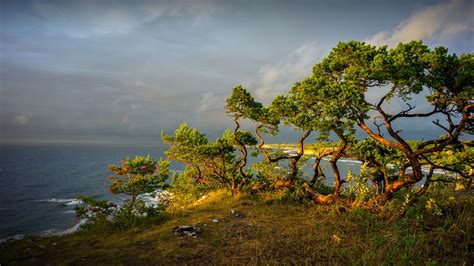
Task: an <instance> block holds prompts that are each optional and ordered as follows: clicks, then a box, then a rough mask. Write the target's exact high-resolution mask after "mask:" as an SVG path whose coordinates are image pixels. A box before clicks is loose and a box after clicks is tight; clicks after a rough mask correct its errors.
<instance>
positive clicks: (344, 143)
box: [329, 129, 347, 197]
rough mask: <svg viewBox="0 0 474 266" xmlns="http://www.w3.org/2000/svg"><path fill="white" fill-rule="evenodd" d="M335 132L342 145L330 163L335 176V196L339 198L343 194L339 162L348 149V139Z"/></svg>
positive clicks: (339, 132) (335, 130)
mask: <svg viewBox="0 0 474 266" xmlns="http://www.w3.org/2000/svg"><path fill="white" fill-rule="evenodd" d="M333 131H334V132H335V133H336V134H337V136H338V137H339V139H340V140H341V144H340V145H339V148H338V149H337V151H336V153H334V154H333V156H332V158H331V160H330V161H329V165H330V166H331V169H332V172H333V174H334V181H335V183H336V184H335V189H334V195H335V196H336V197H339V194H340V193H341V186H342V183H343V181H342V180H341V174H340V172H339V168H338V167H337V161H338V160H339V159H340V158H341V157H342V154H343V153H344V151H345V150H346V148H347V138H346V136H344V134H343V133H342V132H341V131H340V130H337V129H333Z"/></svg>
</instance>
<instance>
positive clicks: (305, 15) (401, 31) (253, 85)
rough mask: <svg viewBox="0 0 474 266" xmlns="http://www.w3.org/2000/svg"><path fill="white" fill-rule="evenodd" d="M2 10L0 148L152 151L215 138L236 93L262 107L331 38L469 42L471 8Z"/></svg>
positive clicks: (450, 3)
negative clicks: (188, 136) (187, 129)
mask: <svg viewBox="0 0 474 266" xmlns="http://www.w3.org/2000/svg"><path fill="white" fill-rule="evenodd" d="M0 3H1V6H0V10H1V11H0V12H1V13H0V14H1V37H0V64H1V65H0V138H1V140H0V142H16V143H51V142H57V143H62V142H79V143H82V142H84V143H86V142H87V143H142V144H152V143H155V144H156V143H160V142H161V140H160V132H161V131H162V130H164V131H165V132H166V133H171V132H172V131H173V130H174V129H175V128H176V127H178V126H179V124H180V123H182V122H187V123H188V124H189V125H190V126H192V127H197V128H199V129H201V130H203V131H205V132H206V133H208V135H209V136H210V137H214V136H217V135H218V134H220V132H222V130H223V129H225V128H229V127H232V120H231V118H229V117H228V116H226V114H225V111H224V104H225V98H226V97H227V96H229V95H230V92H231V89H232V88H233V87H235V86H237V85H239V84H242V85H243V86H244V87H245V88H247V89H248V90H249V91H250V92H251V93H252V94H253V95H254V96H255V98H256V99H257V100H259V101H262V102H264V103H269V102H271V100H272V99H273V97H275V96H276V95H280V94H284V93H286V92H287V91H288V90H289V89H290V88H291V86H292V84H293V83H294V82H296V81H299V80H301V79H303V78H304V77H306V76H308V75H310V73H311V67H312V66H313V65H314V64H316V63H318V62H319V61H320V60H321V59H322V58H323V57H324V56H325V55H326V54H327V53H328V52H329V51H330V50H331V49H332V47H334V46H335V45H336V44H337V43H338V42H339V41H349V40H360V41H366V42H369V43H371V44H374V45H384V44H387V45H389V46H394V45H396V44H397V43H399V42H406V41H410V40H418V39H421V40H423V41H425V42H426V43H427V44H428V45H430V47H435V46H440V45H442V46H446V47H448V48H449V51H450V52H452V53H457V54H461V53H472V52H473V47H474V45H473V44H474V32H473V29H474V1H472V0H447V1H434V0H401V1H383V0H380V1H376V0H366V1H351V0H336V1H329V0H327V1H322V0H321V1H279V0H275V1H270V0H262V1H237V0H235V1H212V0H202V1H201V0H193V1H179V0H175V1H112V0H104V1H79V0H77V1H72V0H70V1H45V0H42V1H28V0H25V1H13V0H12V1H8V0H3V1H1V2H0ZM414 101H415V103H417V104H418V105H419V106H420V108H424V107H423V103H422V102H423V97H418V98H415V99H414ZM398 107H399V106H398ZM398 107H397V105H396V104H395V105H394V107H393V108H395V109H396V108H398ZM247 126H248V125H247ZM400 126H403V128H404V132H403V134H405V135H404V136H406V137H408V138H420V136H425V135H436V134H438V133H439V132H437V131H436V129H435V128H434V127H433V126H432V124H431V122H430V121H427V120H426V119H425V120H423V121H407V122H405V124H403V125H400ZM296 134H298V133H297V132H294V131H292V130H289V129H284V130H282V133H281V134H280V136H279V137H278V138H277V139H278V140H279V141H287V142H291V141H292V140H293V139H294V138H295V136H296Z"/></svg>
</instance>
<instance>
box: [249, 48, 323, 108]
mask: <svg viewBox="0 0 474 266" xmlns="http://www.w3.org/2000/svg"><path fill="white" fill-rule="evenodd" d="M323 56H324V51H323V49H322V48H320V47H319V46H318V45H317V44H316V43H314V42H311V43H306V44H304V45H303V46H301V47H300V48H298V49H296V50H294V51H292V52H291V53H290V54H288V55H287V56H286V58H284V59H282V60H280V61H278V62H276V63H275V64H271V65H266V66H263V67H262V68H261V69H260V71H259V80H258V82H257V89H256V90H255V95H256V98H257V99H259V100H261V101H263V102H265V103H268V102H270V101H271V100H272V99H273V98H274V97H275V96H277V95H280V94H284V93H286V92H287V91H288V90H289V89H290V88H291V87H292V85H293V83H295V82H297V81H300V80H302V79H303V78H304V77H306V76H309V75H310V74H311V70H312V67H313V66H314V65H315V64H316V63H317V62H318V61H319V60H321V59H322V58H323Z"/></svg>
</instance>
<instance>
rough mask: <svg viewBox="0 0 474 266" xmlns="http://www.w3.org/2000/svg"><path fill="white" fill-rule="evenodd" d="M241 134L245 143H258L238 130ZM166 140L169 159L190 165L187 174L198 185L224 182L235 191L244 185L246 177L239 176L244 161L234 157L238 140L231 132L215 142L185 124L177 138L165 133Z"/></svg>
mask: <svg viewBox="0 0 474 266" xmlns="http://www.w3.org/2000/svg"><path fill="white" fill-rule="evenodd" d="M238 134H239V139H240V140H241V141H242V142H243V143H249V142H252V141H253V142H252V143H256V141H255V138H253V136H252V135H251V134H250V133H249V132H247V131H238ZM162 139H163V142H164V143H165V144H167V145H169V147H170V148H169V149H168V150H167V151H166V152H165V154H166V156H167V157H168V159H171V160H176V161H178V162H181V163H184V164H185V165H187V167H188V168H186V170H185V172H184V173H183V175H191V176H193V177H194V182H195V183H203V184H208V183H220V184H223V185H225V186H227V187H228V188H229V189H231V190H232V191H237V190H240V189H241V188H242V186H243V185H244V183H245V178H243V177H242V176H241V175H240V174H239V173H238V169H239V165H240V161H239V160H238V159H237V158H236V156H235V155H234V151H235V148H234V146H235V145H236V142H235V137H234V134H233V133H232V132H230V131H229V130H226V131H225V132H224V133H223V136H222V137H221V138H218V139H216V140H215V141H214V142H211V141H209V140H208V139H207V137H206V135H205V134H203V133H201V132H199V131H198V130H197V129H195V128H190V127H188V125H187V124H186V123H183V124H181V126H180V127H179V128H178V129H176V131H175V134H174V136H170V135H165V134H164V133H162ZM191 170H192V171H191Z"/></svg>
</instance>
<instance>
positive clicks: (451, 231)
mask: <svg viewBox="0 0 474 266" xmlns="http://www.w3.org/2000/svg"><path fill="white" fill-rule="evenodd" d="M458 197H459V198H457V199H456V201H455V203H453V204H455V205H453V206H451V209H452V213H449V221H446V220H447V218H446V217H445V218H442V217H439V219H432V218H433V217H428V216H426V217H425V218H423V219H421V220H420V217H419V215H418V216H417V215H414V217H415V218H410V217H411V216H408V217H406V218H399V217H395V216H390V215H387V214H383V215H382V214H372V213H369V212H367V211H365V210H360V209H350V208H348V207H346V206H344V205H342V204H339V205H334V206H318V205H314V204H312V203H299V204H297V203H293V204H285V203H282V201H281V200H279V199H280V198H281V194H278V193H276V194H263V195H259V196H258V195H247V194H242V195H240V196H232V195H230V193H228V192H226V191H222V190H217V191H213V192H210V193H209V194H207V197H206V198H205V199H203V200H200V201H199V202H197V203H191V204H189V205H186V206H177V207H176V208H174V209H171V210H169V213H168V214H167V215H166V217H165V218H161V219H154V218H149V219H147V220H145V221H144V222H143V223H142V224H141V225H139V226H137V227H135V228H133V229H130V230H127V231H118V232H114V233H104V232H101V231H100V230H90V231H83V232H79V233H76V234H73V235H68V236H64V237H51V238H32V239H29V240H22V241H16V242H10V243H8V244H7V245H5V246H2V247H0V263H1V264H2V265H3V264H13V263H15V262H16V263H20V264H33V263H34V264H88V265H89V264H166V265H168V264H188V265H194V264H226V265H229V264H315V263H318V264H331V265H333V264H336V265H337V264H339V265H341V264H343V265H347V264H351V265H352V264H355V265H366V264H367V265H381V264H382V265H384V264H385V265H392V264H395V265H403V264H414V265H425V264H429V265H437V264H459V265H462V264H465V265H472V263H473V262H474V256H473V251H472V250H473V242H472V237H471V236H472V233H473V226H472V224H473V223H472V219H473V217H474V211H473V204H472V203H473V200H472V195H467V196H466V195H461V194H459V196H458ZM230 210H235V211H238V212H241V213H243V214H244V215H245V217H243V218H236V217H235V216H234V215H232V214H231V213H229V212H230ZM214 218H216V219H218V222H217V223H213V222H212V219H214ZM435 218H436V217H435ZM189 224H198V226H199V227H200V228H202V233H201V235H200V236H199V237H198V238H191V237H178V236H174V235H173V232H172V230H173V228H174V227H175V226H178V225H189ZM40 245H42V246H44V248H41V247H39V246H40Z"/></svg>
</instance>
